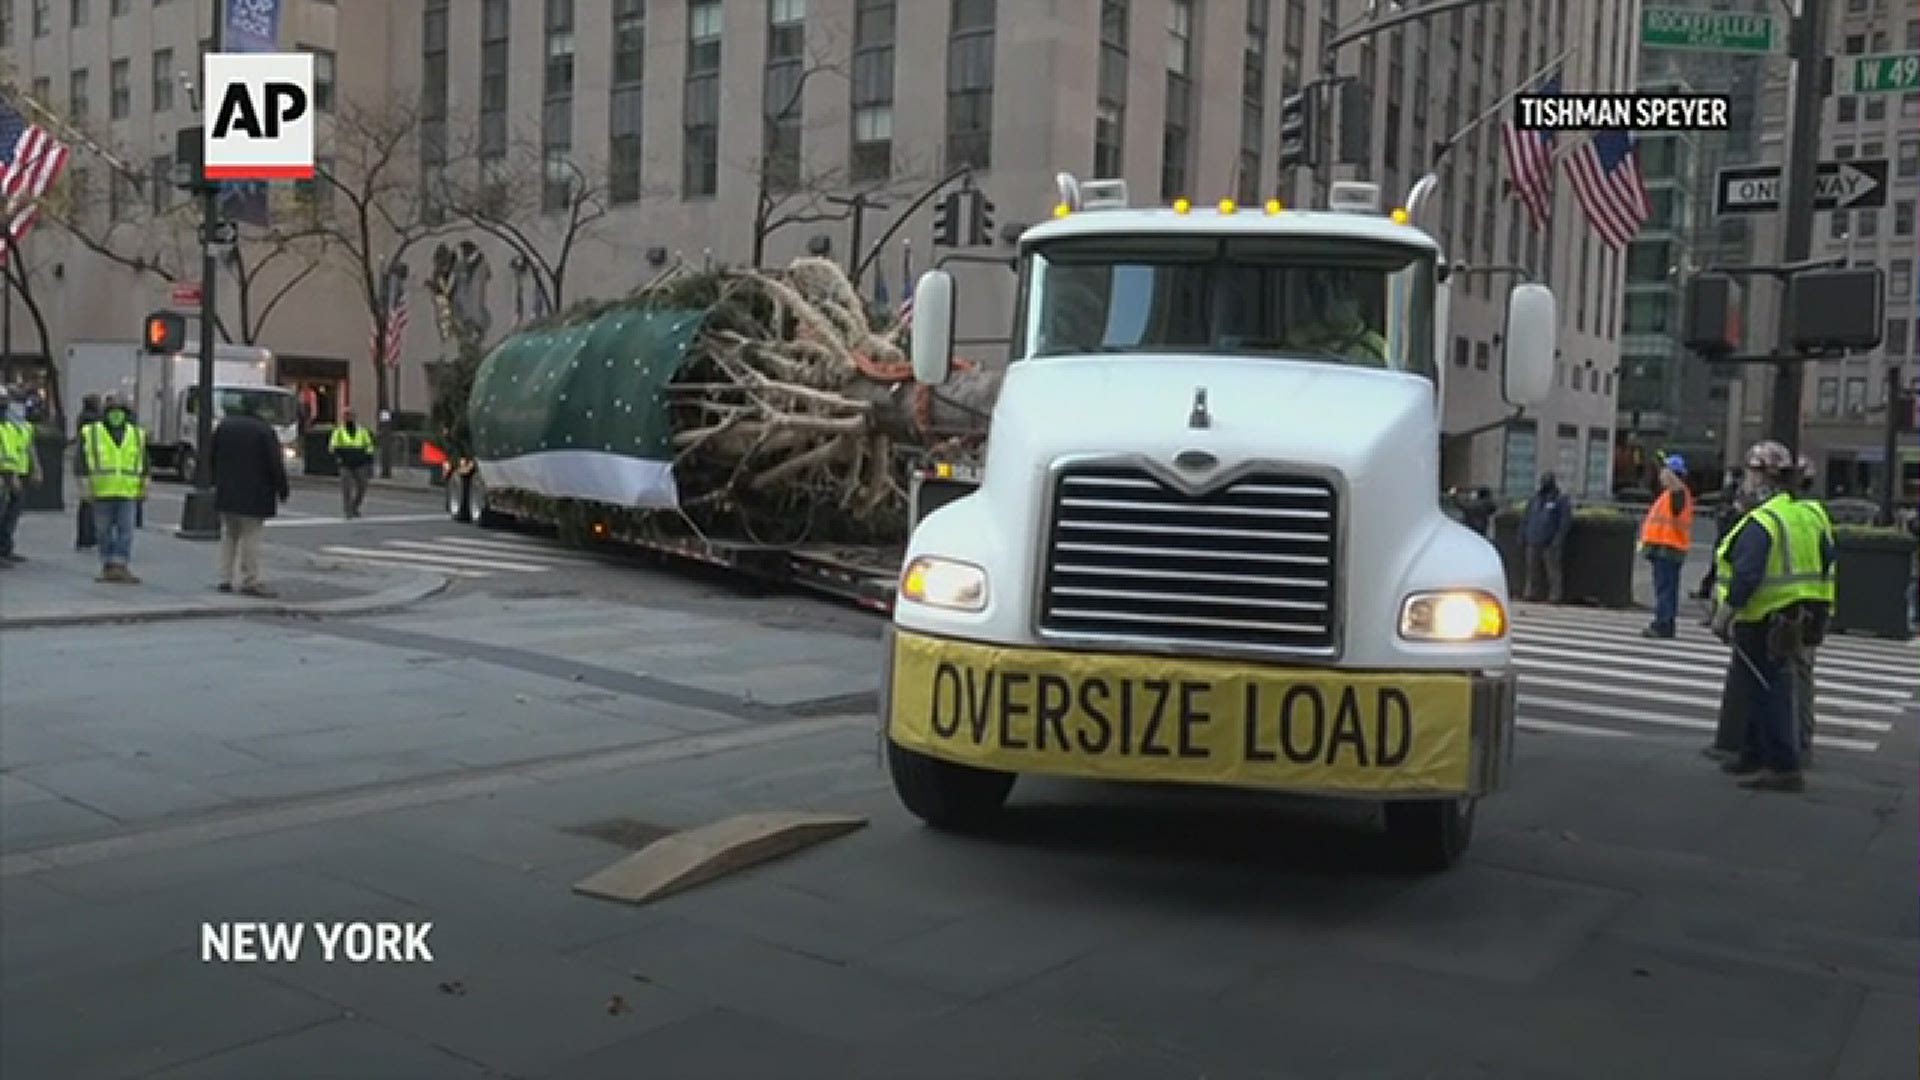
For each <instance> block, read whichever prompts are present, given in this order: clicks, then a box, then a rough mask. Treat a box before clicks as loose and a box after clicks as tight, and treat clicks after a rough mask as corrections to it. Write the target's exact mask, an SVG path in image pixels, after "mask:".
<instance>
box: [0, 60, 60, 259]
mask: <svg viewBox="0 0 1920 1080" xmlns="http://www.w3.org/2000/svg"><path fill="white" fill-rule="evenodd" d="M69 156H71V154H70V152H69V151H68V149H67V147H66V145H65V144H63V143H62V142H61V141H60V140H58V139H56V138H54V137H53V135H52V133H50V132H48V131H47V129H45V128H43V127H41V126H40V125H38V124H34V123H29V122H28V120H27V118H26V117H25V116H22V115H21V114H20V111H19V110H18V109H16V108H14V106H13V103H12V102H10V101H7V100H6V99H5V98H0V196H3V197H4V198H3V199H0V201H4V204H5V212H6V215H7V231H8V232H9V233H10V234H12V236H13V244H14V245H15V246H17V245H18V244H19V243H20V242H21V241H23V240H25V239H26V238H27V233H28V232H30V231H32V229H33V222H34V219H35V218H37V217H38V216H39V214H40V196H42V195H44V194H46V191H47V189H48V188H50V187H52V186H53V182H54V181H55V180H57V179H59V177H60V170H62V169H64V168H66V166H67V158H68V157H69ZM7 250H8V249H7V247H6V246H5V245H0V262H5V261H6V257H7Z"/></svg>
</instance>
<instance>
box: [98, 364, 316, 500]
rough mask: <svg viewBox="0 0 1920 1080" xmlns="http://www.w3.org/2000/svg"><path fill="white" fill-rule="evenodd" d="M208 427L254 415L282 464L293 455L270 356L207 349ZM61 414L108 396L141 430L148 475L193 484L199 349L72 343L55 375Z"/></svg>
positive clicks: (288, 418) (295, 431) (282, 390)
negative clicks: (165, 474) (125, 406)
mask: <svg viewBox="0 0 1920 1080" xmlns="http://www.w3.org/2000/svg"><path fill="white" fill-rule="evenodd" d="M213 363H214V384H213V387H214V401H213V408H214V422H215V423H218V422H219V421H220V419H221V418H222V417H224V416H226V415H227V414H229V413H232V412H238V411H239V410H241V409H242V408H247V409H253V410H256V411H260V412H261V413H262V415H263V416H264V417H265V418H266V419H267V421H268V422H269V423H271V424H273V426H274V430H275V431H276V432H278V433H279V435H280V445H281V447H282V452H283V453H284V454H286V456H287V457H288V459H289V460H292V459H294V458H296V457H298V456H299V420H300V414H299V405H298V401H297V400H296V399H295V397H294V395H293V392H292V391H291V390H288V389H287V388H286V387H283V386H280V385H279V384H278V383H277V382H276V381H275V369H274V357H273V353H272V352H271V351H269V350H267V349H263V348H259V347H257V346H252V345H215V346H214V361H213ZM60 381H61V387H62V392H63V393H64V394H65V400H66V401H67V403H68V411H69V412H70V413H71V412H77V411H78V405H79V403H80V402H81V401H82V400H83V399H84V398H85V397H86V396H87V395H89V394H97V395H99V396H101V397H103V398H104V397H105V396H107V395H108V394H112V395H114V396H116V397H118V398H119V399H120V400H122V401H125V402H128V403H129V404H131V405H132V406H133V409H134V412H135V414H136V415H137V416H138V417H139V421H140V423H141V425H142V426H143V427H145V428H146V431H147V444H148V446H149V447H150V451H149V452H150V453H151V455H152V457H153V465H154V468H155V470H156V471H158V470H172V471H173V472H174V473H175V474H176V475H177V476H178V477H179V478H180V479H182V480H190V479H192V478H193V470H194V459H195V457H196V456H197V450H196V448H195V445H194V440H195V439H196V438H197V437H198V434H199V427H198V423H199V420H198V417H199V395H198V394H197V393H195V392H194V391H196V390H197V389H198V388H199V386H200V346H199V344H198V343H197V342H188V343H187V345H186V347H185V348H183V349H182V350H181V351H180V352H177V353H149V352H147V351H146V350H145V349H144V348H143V347H141V346H140V345H139V344H138V343H137V342H117V341H116V342H77V343H75V344H72V345H69V346H67V356H66V364H65V366H64V368H63V369H62V370H61V372H60Z"/></svg>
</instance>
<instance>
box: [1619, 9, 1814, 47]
mask: <svg viewBox="0 0 1920 1080" xmlns="http://www.w3.org/2000/svg"><path fill="white" fill-rule="evenodd" d="M1640 44H1641V45H1643V46H1645V47H1647V48H1649V49H1688V50H1692V51H1694V52H1734V53H1770V52H1773V51H1774V50H1775V49H1777V48H1778V47H1779V46H1780V44H1781V35H1780V25H1779V23H1777V22H1775V21H1774V18H1773V16H1771V15H1764V14H1760V13H1757V12H1735V11H1698V10H1693V9H1685V8H1647V9H1645V10H1644V11H1642V12H1641V15H1640Z"/></svg>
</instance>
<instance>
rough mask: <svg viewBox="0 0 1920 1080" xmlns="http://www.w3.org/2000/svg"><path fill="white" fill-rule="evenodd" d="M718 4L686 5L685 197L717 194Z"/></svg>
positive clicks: (716, 0) (700, 0) (711, 0)
mask: <svg viewBox="0 0 1920 1080" xmlns="http://www.w3.org/2000/svg"><path fill="white" fill-rule="evenodd" d="M721 22H722V16H721V12H720V0H694V2H693V3H691V4H689V5H687V85H686V107H685V108H686V112H685V114H684V115H683V117H682V126H683V129H684V130H683V135H684V141H685V149H684V151H683V158H682V162H681V165H682V168H681V174H682V175H681V190H682V191H683V192H684V193H685V194H686V195H687V196H689V197H701V196H707V195H712V194H715V193H716V192H718V191H719V190H720V28H721Z"/></svg>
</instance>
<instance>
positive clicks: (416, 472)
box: [287, 467, 439, 491]
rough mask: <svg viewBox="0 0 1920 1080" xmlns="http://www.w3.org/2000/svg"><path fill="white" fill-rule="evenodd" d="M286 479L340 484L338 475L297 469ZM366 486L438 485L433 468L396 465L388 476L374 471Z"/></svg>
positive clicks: (409, 487) (428, 487)
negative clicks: (322, 474) (400, 466)
mask: <svg viewBox="0 0 1920 1080" xmlns="http://www.w3.org/2000/svg"><path fill="white" fill-rule="evenodd" d="M287 479H289V480H291V481H293V482H294V483H295V484H300V485H303V486H307V487H339V486H340V478H339V477H338V476H320V475H317V474H314V473H308V472H302V471H299V470H292V471H290V472H289V473H288V474H287ZM367 486H369V487H376V488H387V489H390V490H394V491H430V490H432V489H434V488H436V487H438V486H439V485H438V484H435V483H434V470H433V469H413V468H398V467H396V468H395V469H394V470H393V475H392V476H390V477H387V476H380V475H377V473H376V475H375V476H374V477H373V479H372V480H371V481H369V482H368V485H367Z"/></svg>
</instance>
